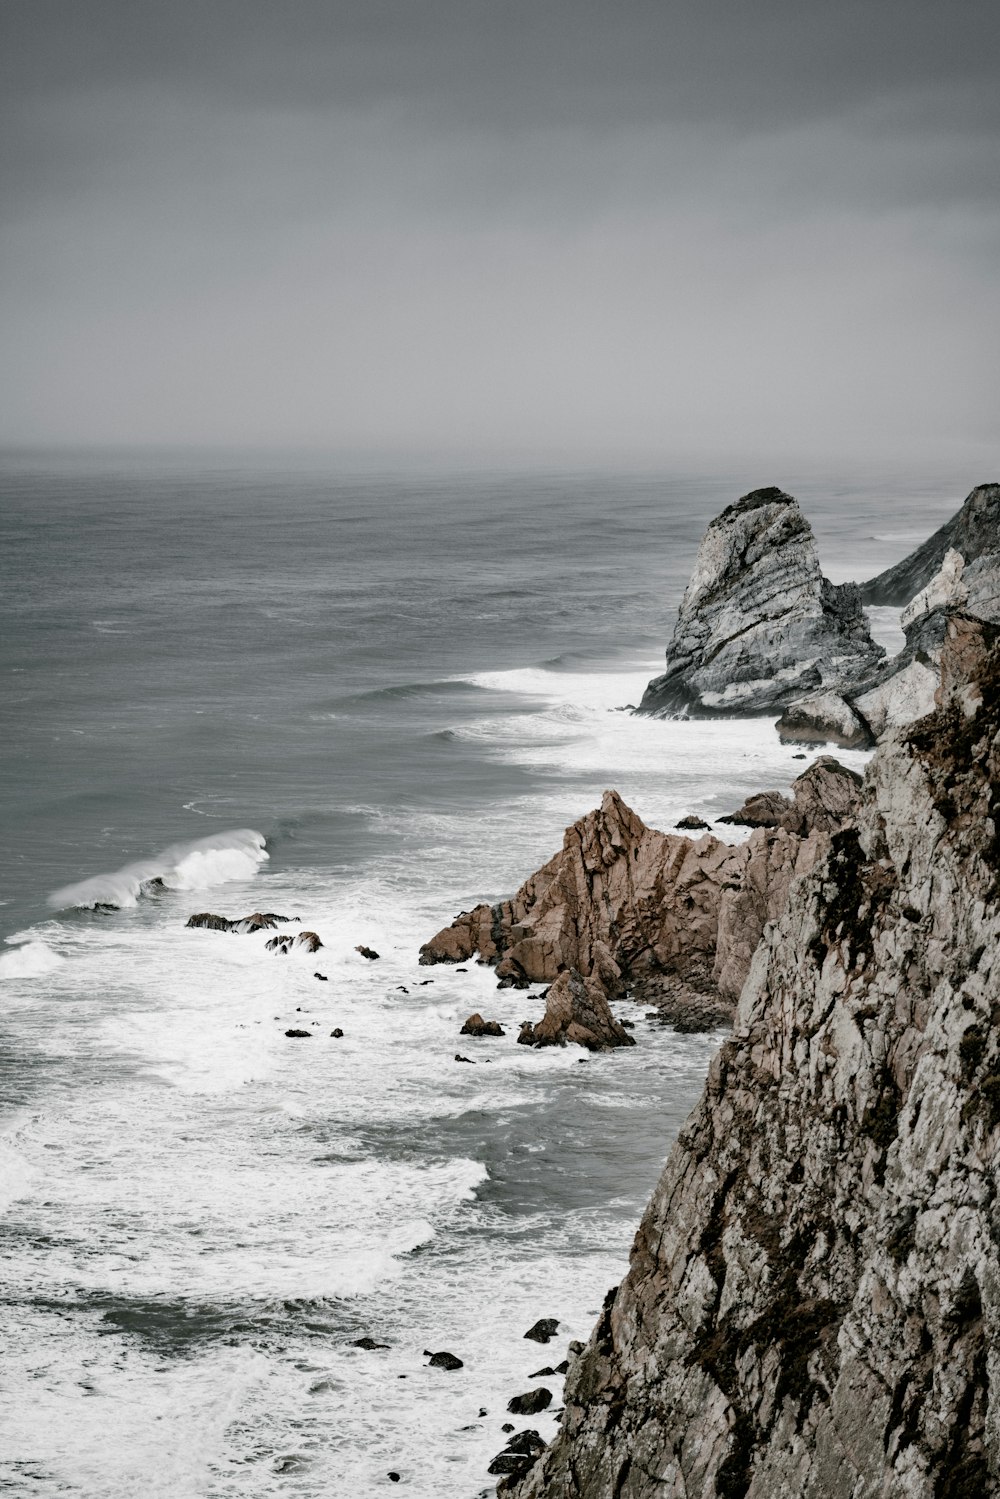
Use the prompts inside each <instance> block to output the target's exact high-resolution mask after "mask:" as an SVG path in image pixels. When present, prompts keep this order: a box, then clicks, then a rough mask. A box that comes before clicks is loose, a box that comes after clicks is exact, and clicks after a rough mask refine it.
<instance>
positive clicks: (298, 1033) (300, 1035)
mask: <svg viewBox="0 0 1000 1499" xmlns="http://www.w3.org/2000/svg"><path fill="white" fill-rule="evenodd" d="M285 1035H286V1036H289V1037H291V1038H292V1039H294V1040H301V1039H303V1038H304V1037H306V1036H312V1031H295V1030H292V1031H286V1032H285Z"/></svg>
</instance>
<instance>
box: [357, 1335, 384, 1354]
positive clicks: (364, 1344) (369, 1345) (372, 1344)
mask: <svg viewBox="0 0 1000 1499" xmlns="http://www.w3.org/2000/svg"><path fill="white" fill-rule="evenodd" d="M389 1346H390V1345H389V1344H388V1343H376V1341H375V1339H374V1338H369V1337H364V1338H355V1339H354V1342H353V1343H352V1344H351V1347H352V1348H365V1349H367V1350H368V1351H369V1352H371V1351H372V1349H375V1348H388V1347H389Z"/></svg>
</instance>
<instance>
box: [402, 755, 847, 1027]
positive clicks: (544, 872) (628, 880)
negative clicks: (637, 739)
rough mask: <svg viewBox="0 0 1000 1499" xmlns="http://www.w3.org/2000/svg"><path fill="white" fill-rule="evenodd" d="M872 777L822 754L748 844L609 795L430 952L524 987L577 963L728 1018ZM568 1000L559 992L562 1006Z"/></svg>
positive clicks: (586, 974)
mask: <svg viewBox="0 0 1000 1499" xmlns="http://www.w3.org/2000/svg"><path fill="white" fill-rule="evenodd" d="M858 784H859V782H858V778H857V776H855V775H854V774H853V772H851V771H848V770H845V769H844V767H843V766H841V765H839V764H838V763H837V762H836V761H835V760H832V759H830V758H829V757H828V756H822V757H820V758H819V759H818V760H817V761H816V762H815V763H814V764H813V765H812V766H810V767H809V769H808V770H806V771H805V772H804V773H803V774H802V775H801V776H799V778H798V779H797V781H796V782H795V783H794V786H793V788H792V789H793V796H792V798H791V799H788V798H785V797H781V796H779V795H778V794H777V793H774V795H773V796H772V797H771V798H770V799H769V805H770V806H771V811H772V816H771V825H770V826H768V827H761V828H757V829H756V830H755V831H754V832H753V833H752V834H751V835H750V838H749V839H748V840H747V842H746V843H743V844H740V845H738V846H736V847H733V846H731V845H729V844H727V843H723V842H722V841H721V839H718V838H715V837H712V836H711V835H710V834H705V835H704V836H703V837H701V838H699V839H697V840H692V839H691V838H685V837H683V836H681V835H679V834H675V833H660V832H657V831H656V830H655V829H653V828H648V827H647V826H646V825H645V823H644V822H643V821H642V819H641V818H640V817H638V816H637V814H636V813H635V812H633V811H632V809H631V808H630V807H628V806H626V804H625V802H623V801H622V799H621V797H620V796H619V795H618V794H617V792H614V791H607V792H605V794H604V798H603V800H602V802H601V806H600V808H599V809H598V810H597V811H595V812H591V813H588V815H587V816H586V817H583V818H581V819H580V821H579V822H576V823H574V824H573V826H572V827H570V828H567V830H566V834H565V837H564V839H563V847H562V849H561V851H560V852H559V853H558V854H556V855H555V856H554V858H552V859H550V860H549V862H548V863H547V864H545V865H544V866H543V868H541V869H540V870H538V871H537V873H535V874H533V875H532V876H531V877H530V878H529V879H528V880H526V881H525V883H524V884H523V885H522V886H521V888H520V890H518V892H517V894H516V895H514V896H513V897H512V899H510V900H507V901H501V902H499V903H498V904H497V905H494V906H489V905H479V906H476V907H475V908H474V909H473V910H472V911H467V912H462V913H461V915H459V916H457V917H456V918H455V920H454V921H453V922H452V924H451V926H449V927H445V928H444V929H443V930H442V931H440V932H438V933H437V935H436V936H434V937H432V938H431V939H430V941H429V942H426V943H425V944H424V946H423V947H422V948H421V950H420V961H421V963H442V962H444V963H449V962H451V963H457V962H465V961H467V960H468V959H469V958H471V957H472V956H473V955H475V954H476V953H478V954H480V955H481V957H482V958H483V959H484V960H485V961H486V962H489V963H493V964H495V965H496V971H497V975H498V977H499V978H500V980H501V982H502V983H505V984H514V985H519V986H524V985H526V984H528V983H529V982H547V983H551V982H553V981H555V980H557V979H559V978H560V975H562V974H563V973H564V972H566V971H574V972H575V973H576V974H578V975H579V976H580V978H581V979H584V980H589V979H591V978H596V979H597V980H599V982H600V984H601V985H602V986H603V988H604V990H605V993H606V994H614V993H618V992H620V991H621V990H622V989H624V988H628V989H629V990H630V991H631V992H633V993H634V994H636V995H637V996H638V997H641V998H642V999H643V1000H645V1001H647V1002H652V1003H661V1004H666V1005H667V1006H668V1007H669V1008H670V1009H671V1012H672V1016H673V1018H674V1020H675V1022H676V1023H680V1024H682V1025H684V1026H687V1027H692V1028H693V1027H697V1026H704V1025H708V1024H713V1023H716V1022H718V1021H720V1020H722V1019H726V1018H728V1016H729V1014H730V1013H731V1011H732V1006H733V1004H734V1002H735V1000H736V997H737V995H738V994H739V991H740V989H741V988H742V985H743V981H744V979H745V978H746V974H747V970H748V968H749V965H750V958H751V956H752V954H753V950H754V948H755V947H756V945H757V943H758V941H759V939H760V935H761V932H762V930H763V928H764V924H765V922H767V921H772V920H774V919H775V918H776V917H777V916H779V915H780V914H781V911H782V910H783V908H784V904H785V900H786V898H787V895H788V889H789V886H790V884H791V881H792V880H793V879H794V878H795V877H797V876H798V875H801V874H803V873H805V872H806V871H807V870H808V869H811V868H812V866H813V864H814V863H815V861H816V859H817V858H818V857H819V855H820V853H821V851H822V849H823V847H825V841H826V840H827V839H828V838H829V836H830V834H831V833H832V832H833V831H835V830H836V829H837V828H839V827H841V826H842V825H843V824H844V822H845V821H846V820H848V819H849V818H850V816H851V815H852V813H853V806H854V799H855V797H856V794H857V788H858ZM564 987H565V986H564ZM565 997H566V996H565V994H564V993H563V991H562V990H560V991H556V995H555V998H554V1000H553V1003H555V999H559V1000H560V1001H561V1000H562V999H564V998H565ZM553 1023H555V1022H554V1021H553ZM536 1029H537V1028H536Z"/></svg>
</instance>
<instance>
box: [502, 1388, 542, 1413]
mask: <svg viewBox="0 0 1000 1499" xmlns="http://www.w3.org/2000/svg"><path fill="white" fill-rule="evenodd" d="M551 1404H552V1391H551V1390H547V1389H545V1387H544V1386H542V1388H541V1389H538V1390H527V1391H526V1392H525V1393H524V1394H523V1395H515V1396H514V1397H513V1399H512V1400H508V1401H507V1409H508V1410H509V1411H510V1413H511V1415H514V1416H537V1415H538V1413H539V1411H544V1410H547V1409H548V1407H549V1406H550V1405H551Z"/></svg>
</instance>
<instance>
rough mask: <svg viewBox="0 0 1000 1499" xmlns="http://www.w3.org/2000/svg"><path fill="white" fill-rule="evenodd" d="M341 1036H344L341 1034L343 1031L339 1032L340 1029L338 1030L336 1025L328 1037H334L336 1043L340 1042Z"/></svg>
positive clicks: (338, 1027)
mask: <svg viewBox="0 0 1000 1499" xmlns="http://www.w3.org/2000/svg"><path fill="white" fill-rule="evenodd" d="M343 1034H344V1033H343V1031H342V1030H341V1029H340V1026H339V1025H338V1026H335V1027H334V1029H333V1030H332V1031H331V1032H330V1035H331V1036H334V1037H336V1039H337V1040H338V1041H339V1040H340V1038H341V1036H342V1035H343Z"/></svg>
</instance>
